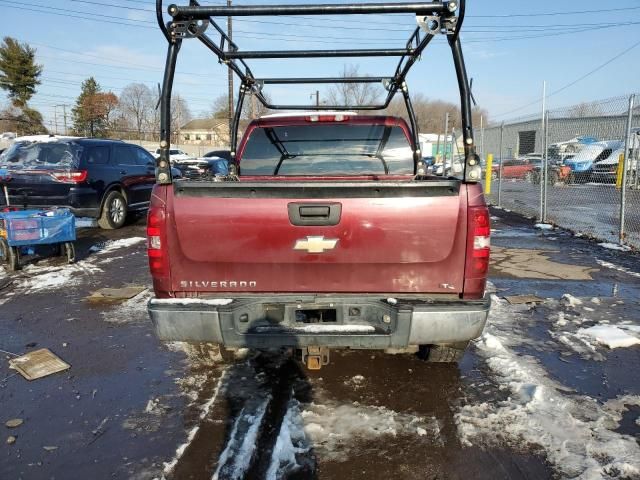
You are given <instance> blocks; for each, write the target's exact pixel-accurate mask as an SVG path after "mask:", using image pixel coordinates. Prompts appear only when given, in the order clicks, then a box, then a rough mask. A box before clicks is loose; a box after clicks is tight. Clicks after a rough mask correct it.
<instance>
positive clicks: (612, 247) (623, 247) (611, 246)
mask: <svg viewBox="0 0 640 480" xmlns="http://www.w3.org/2000/svg"><path fill="white" fill-rule="evenodd" d="M598 245H599V246H600V247H602V248H606V249H608V250H617V251H619V252H629V251H631V247H628V246H626V245H619V244H617V243H608V242H605V243H599V244H598Z"/></svg>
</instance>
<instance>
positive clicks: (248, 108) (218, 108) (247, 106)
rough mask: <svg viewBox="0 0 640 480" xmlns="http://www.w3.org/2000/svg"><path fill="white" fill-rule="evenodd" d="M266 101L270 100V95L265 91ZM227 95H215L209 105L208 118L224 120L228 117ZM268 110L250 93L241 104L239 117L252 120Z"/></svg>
mask: <svg viewBox="0 0 640 480" xmlns="http://www.w3.org/2000/svg"><path fill="white" fill-rule="evenodd" d="M263 95H264V97H265V98H266V100H267V102H271V97H270V96H269V94H267V93H263ZM227 98H228V97H227V95H220V96H219V97H216V99H215V100H214V101H213V104H212V105H211V111H210V113H209V115H210V116H211V117H210V118H215V119H220V120H226V119H227V118H228V117H229V113H228V112H229V102H228V100H227ZM269 112H270V110H269V109H268V108H267V107H265V106H264V105H263V104H262V102H260V101H259V100H258V99H257V98H255V97H254V96H253V95H252V94H247V96H245V98H244V103H243V104H242V115H241V116H240V118H242V119H245V120H253V119H254V118H259V117H261V116H262V115H266V114H267V113H269Z"/></svg>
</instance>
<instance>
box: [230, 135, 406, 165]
mask: <svg viewBox="0 0 640 480" xmlns="http://www.w3.org/2000/svg"><path fill="white" fill-rule="evenodd" d="M413 169H414V164H413V151H412V149H411V144H410V142H409V139H408V138H407V136H406V134H405V132H404V130H403V129H402V128H401V127H399V126H397V125H382V124H356V125H353V124H333V123H332V124H317V123H316V124H309V125H287V126H273V127H257V128H255V129H253V130H252V131H251V132H250V134H249V138H248V140H247V142H246V144H245V147H244V150H243V152H242V156H241V158H240V173H241V174H242V175H273V176H276V175H296V176H297V175H303V176H304V175H347V176H348V175H402V174H407V175H410V174H413Z"/></svg>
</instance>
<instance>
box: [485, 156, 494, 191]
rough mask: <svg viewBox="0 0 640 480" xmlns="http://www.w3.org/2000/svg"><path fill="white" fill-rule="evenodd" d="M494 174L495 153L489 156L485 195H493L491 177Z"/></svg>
mask: <svg viewBox="0 0 640 480" xmlns="http://www.w3.org/2000/svg"><path fill="white" fill-rule="evenodd" d="M492 174H493V153H490V154H489V155H487V168H486V169H485V172H484V194H485V195H491V176H492Z"/></svg>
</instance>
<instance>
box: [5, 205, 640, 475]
mask: <svg viewBox="0 0 640 480" xmlns="http://www.w3.org/2000/svg"><path fill="white" fill-rule="evenodd" d="M493 214H494V215H497V216H494V217H493V230H494V232H493V233H494V236H493V239H492V243H493V260H492V270H491V284H490V290H491V292H492V294H493V295H494V304H493V307H492V313H491V317H490V323H489V325H488V326H487V329H486V330H485V334H484V335H483V337H482V338H481V339H479V340H477V341H475V342H474V343H473V344H472V345H471V347H470V349H469V351H468V352H467V354H466V355H465V357H464V359H463V361H462V362H461V364H460V365H458V366H452V365H432V364H427V363H424V362H423V361H422V360H420V359H419V358H417V357H416V356H414V355H408V354H405V355H386V354H383V353H381V352H369V351H335V352H333V351H332V352H331V363H330V364H329V365H328V366H326V367H323V368H322V370H320V371H308V370H306V369H305V368H304V367H303V366H301V365H300V364H299V363H298V362H296V361H295V360H293V359H291V358H289V357H287V356H284V355H280V354H273V353H271V354H267V353H262V354H261V353H257V352H249V351H243V352H239V354H238V355H236V358H235V359H234V360H232V361H225V360H223V359H222V357H221V356H220V355H219V352H218V349H217V347H216V346H214V345H187V344H183V343H177V342H176V343H171V344H163V343H162V342H159V341H158V340H157V339H156V338H155V336H154V335H153V331H152V328H151V324H150V322H149V320H148V317H147V314H146V302H147V301H148V299H149V298H150V296H151V292H150V278H149V275H148V272H147V266H146V257H145V249H144V248H145V244H144V240H143V237H144V225H143V220H139V221H138V222H134V223H133V224H131V225H129V226H127V227H126V228H124V229H122V230H119V231H114V232H104V231H101V230H98V229H87V230H82V231H81V234H80V238H79V240H78V243H77V250H78V262H77V263H76V264H75V265H71V266H69V265H66V264H64V263H62V262H61V261H60V260H59V259H41V260H39V261H34V262H33V263H32V264H30V265H29V266H27V267H26V268H25V269H24V270H23V271H22V272H19V273H17V274H13V275H7V274H6V273H3V272H1V271H0V349H1V350H2V351H3V353H2V354H1V357H0V358H1V359H2V361H1V362H0V405H1V408H0V412H1V414H0V429H2V431H3V433H4V435H3V436H2V437H0V441H1V442H2V443H1V444H0V445H1V446H0V478H1V479H78V478H123V479H152V478H163V477H164V478H167V479H180V480H182V479H212V478H218V479H220V480H222V479H242V478H248V479H263V478H264V479H365V478H366V479H368V480H370V479H385V480H386V479H389V478H403V479H436V478H438V479H442V478H447V479H468V478H474V479H521V478H522V479H544V478H632V479H633V478H640V345H638V344H637V343H640V308H638V307H639V305H640V304H639V299H640V256H639V255H637V254H635V253H632V252H618V251H612V250H607V249H604V248H602V247H599V246H597V244H596V243H594V242H590V241H588V240H586V239H581V238H576V237H574V236H573V235H571V234H569V233H566V232H563V231H561V230H550V231H541V230H536V229H534V228H533V225H532V222H531V221H529V220H526V219H523V218H522V217H519V216H516V215H513V214H509V213H507V212H504V211H495V212H493ZM129 285H135V286H140V287H144V288H145V289H146V290H144V291H142V293H140V294H138V295H137V296H135V297H134V298H132V299H130V300H126V301H123V302H116V303H104V302H98V303H94V302H90V301H88V300H87V297H88V296H89V295H90V294H91V293H92V292H94V291H96V290H98V289H100V288H104V287H112V288H120V287H123V286H129ZM517 295H535V296H537V297H539V298H538V299H535V302H536V303H535V304H531V303H530V304H526V303H522V304H518V303H517V302H516V300H515V299H513V298H511V300H512V301H514V302H516V304H511V303H509V302H508V301H507V300H506V297H512V296H517ZM606 344H609V345H610V346H614V347H616V348H610V347H607V346H606ZM39 348H49V349H50V350H51V351H53V352H54V353H55V354H57V355H58V356H60V357H61V358H62V359H63V360H64V361H66V362H68V363H69V364H70V365H71V368H70V369H69V370H67V371H64V372H61V373H57V374H54V375H51V376H48V377H45V378H42V379H38V380H33V381H27V380H25V379H24V378H22V377H21V376H20V375H18V374H16V372H15V371H13V370H11V369H9V368H8V360H10V359H11V358H13V357H14V356H15V355H20V354H23V353H26V352H29V351H32V350H36V349H39ZM11 419H20V420H22V424H21V425H19V426H17V427H13V428H9V427H7V426H6V425H5V422H7V421H9V420H11ZM9 437H13V440H12V441H11V442H12V443H11V444H9V443H7V442H6V440H8V439H9Z"/></svg>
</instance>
